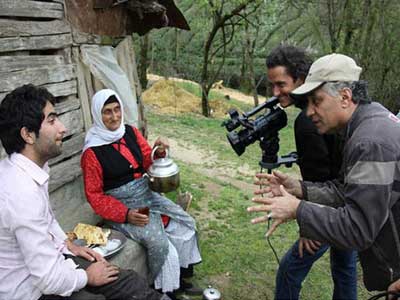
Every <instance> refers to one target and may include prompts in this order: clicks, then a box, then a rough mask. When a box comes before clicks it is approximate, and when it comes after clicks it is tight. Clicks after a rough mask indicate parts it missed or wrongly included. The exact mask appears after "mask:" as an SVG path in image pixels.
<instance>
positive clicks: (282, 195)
mask: <svg viewBox="0 0 400 300" xmlns="http://www.w3.org/2000/svg"><path fill="white" fill-rule="evenodd" d="M278 192H279V195H278ZM272 193H273V194H274V195H271V196H270V197H262V198H253V199H252V201H253V202H255V203H259V204H261V205H257V206H251V207H248V208H247V211H248V212H259V211H262V212H268V214H267V215H264V216H262V217H258V218H254V219H252V220H251V223H253V224H257V223H262V222H266V221H268V219H270V218H272V219H273V220H274V221H273V223H272V225H271V228H270V229H269V230H268V232H267V233H266V236H267V237H269V236H271V235H272V233H273V232H274V231H275V230H276V228H277V227H278V226H279V225H280V224H282V223H285V222H287V221H289V220H291V219H295V218H296V212H297V208H298V206H299V204H300V200H299V199H297V198H296V197H295V196H293V195H291V194H289V193H288V192H287V191H286V189H285V188H284V187H283V186H282V185H280V186H279V191H275V192H272Z"/></svg>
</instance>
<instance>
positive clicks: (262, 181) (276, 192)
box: [254, 171, 303, 198]
mask: <svg viewBox="0 0 400 300" xmlns="http://www.w3.org/2000/svg"><path fill="white" fill-rule="evenodd" d="M256 177H257V180H256V181H255V182H254V184H257V185H260V186H261V189H259V190H257V191H255V192H254V194H256V195H261V194H267V193H272V195H273V196H281V191H280V186H281V185H282V186H283V187H284V188H285V189H286V190H287V191H288V192H289V193H291V194H292V195H294V196H296V197H298V198H302V197H303V192H302V190H301V185H300V181H299V180H297V179H294V178H292V177H290V176H288V175H286V174H284V173H282V172H279V171H273V172H272V174H267V173H258V174H256Z"/></svg>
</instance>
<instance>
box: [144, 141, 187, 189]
mask: <svg viewBox="0 0 400 300" xmlns="http://www.w3.org/2000/svg"><path fill="white" fill-rule="evenodd" d="M158 148H159V147H158V146H157V147H155V148H154V149H153V151H152V152H151V160H152V162H153V164H152V165H151V166H150V168H149V169H148V170H147V174H148V176H149V185H150V189H151V190H153V191H155V192H158V193H168V192H171V191H174V190H176V189H177V188H178V187H179V181H180V180H179V167H178V165H177V164H176V163H174V161H173V160H172V159H171V158H170V157H169V151H168V149H165V151H166V153H165V157H163V158H158V159H154V154H155V152H156V150H157V149H158Z"/></svg>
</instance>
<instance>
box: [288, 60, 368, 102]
mask: <svg viewBox="0 0 400 300" xmlns="http://www.w3.org/2000/svg"><path fill="white" fill-rule="evenodd" d="M361 71H362V68H361V67H359V66H357V64H356V62H355V61H354V59H352V58H351V57H348V56H346V55H343V54H338V53H333V54H329V55H325V56H322V57H320V58H318V59H317V60H316V61H315V62H314V63H313V64H312V65H311V67H310V71H309V72H308V75H307V77H306V80H305V81H304V84H302V85H301V86H299V87H298V88H297V89H295V90H293V91H292V92H291V94H293V95H294V96H296V95H297V96H300V95H305V94H308V93H309V92H311V91H313V90H315V89H316V88H318V87H319V86H321V85H322V84H324V83H325V82H329V81H347V82H349V81H350V82H351V81H358V80H359V79H360V74H361Z"/></svg>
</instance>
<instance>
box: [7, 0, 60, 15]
mask: <svg viewBox="0 0 400 300" xmlns="http://www.w3.org/2000/svg"><path fill="white" fill-rule="evenodd" d="M0 16H5V17H30V18H52V19H62V18H63V17H64V8H63V5H62V4H61V3H53V2H39V1H28V0H0Z"/></svg>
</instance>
